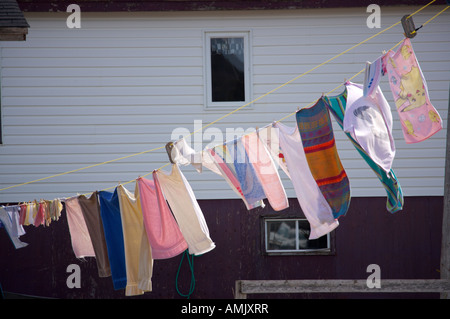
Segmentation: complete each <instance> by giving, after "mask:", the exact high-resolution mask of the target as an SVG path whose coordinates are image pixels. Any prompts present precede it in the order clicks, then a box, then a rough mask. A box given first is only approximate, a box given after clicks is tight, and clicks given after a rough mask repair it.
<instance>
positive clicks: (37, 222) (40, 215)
mask: <svg viewBox="0 0 450 319" xmlns="http://www.w3.org/2000/svg"><path fill="white" fill-rule="evenodd" d="M38 207H39V208H38V212H37V215H36V218H35V219H34V226H35V227H39V226H41V225H43V224H44V220H45V208H46V206H45V204H44V203H42V202H40V203H39V204H38Z"/></svg>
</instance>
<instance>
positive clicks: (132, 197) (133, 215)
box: [117, 185, 153, 296]
mask: <svg viewBox="0 0 450 319" xmlns="http://www.w3.org/2000/svg"><path fill="white" fill-rule="evenodd" d="M117 193H118V195H119V204H120V216H121V218H122V229H123V240H124V244H125V265H126V270H127V286H126V288H125V295H126V296H135V295H141V294H143V293H144V292H145V291H151V290H152V282H151V278H152V272H153V259H152V254H151V248H150V245H149V243H148V239H147V233H146V232H145V228H144V221H143V215H142V210H141V202H140V199H139V190H138V188H137V185H136V189H135V193H134V194H132V193H131V192H130V191H128V190H127V189H126V188H125V187H123V186H122V185H119V186H118V187H117Z"/></svg>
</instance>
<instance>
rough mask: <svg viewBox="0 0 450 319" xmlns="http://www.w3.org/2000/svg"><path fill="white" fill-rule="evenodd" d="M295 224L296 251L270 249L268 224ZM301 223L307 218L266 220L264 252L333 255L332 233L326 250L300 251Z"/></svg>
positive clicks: (328, 238)
mask: <svg viewBox="0 0 450 319" xmlns="http://www.w3.org/2000/svg"><path fill="white" fill-rule="evenodd" d="M282 221H286V222H293V221H295V246H296V248H295V249H269V242H268V234H269V232H268V222H282ZM299 221H306V222H308V221H307V219H306V218H264V252H265V253H266V254H269V255H296V254H299V255H303V254H308V255H315V254H331V253H332V247H331V236H330V233H328V234H327V235H325V236H327V247H326V248H319V249H300V245H299V236H298V235H299V229H300V228H299Z"/></svg>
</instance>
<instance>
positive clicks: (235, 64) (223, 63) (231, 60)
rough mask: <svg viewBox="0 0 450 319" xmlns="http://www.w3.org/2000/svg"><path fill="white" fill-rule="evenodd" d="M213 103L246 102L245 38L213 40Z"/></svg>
mask: <svg viewBox="0 0 450 319" xmlns="http://www.w3.org/2000/svg"><path fill="white" fill-rule="evenodd" d="M211 82H212V83H211V85H212V87H211V91H212V101H213V102H239V101H245V81H244V38H211Z"/></svg>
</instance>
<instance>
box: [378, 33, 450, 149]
mask: <svg viewBox="0 0 450 319" xmlns="http://www.w3.org/2000/svg"><path fill="white" fill-rule="evenodd" d="M383 59H384V65H385V67H386V71H387V75H388V77H389V84H390V87H391V91H392V95H393V96H394V100H395V105H396V107H397V111H398V114H399V116H400V122H401V124H402V130H403V136H404V138H405V141H406V143H417V142H421V141H423V140H426V139H427V138H429V137H430V136H432V135H433V134H435V133H437V132H438V131H439V130H441V129H442V119H441V117H440V115H439V113H438V112H437V111H436V109H435V108H434V106H433V105H432V104H431V102H430V99H429V96H428V88H427V83H426V81H425V78H424V76H423V74H422V70H421V69H420V66H419V63H418V62H417V59H416V56H415V54H414V51H413V48H412V46H411V41H410V40H409V39H408V38H405V40H404V41H403V43H402V44H401V45H400V47H399V48H398V50H397V52H395V53H394V52H392V51H389V52H388V53H387V54H386V55H384V58H383Z"/></svg>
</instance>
